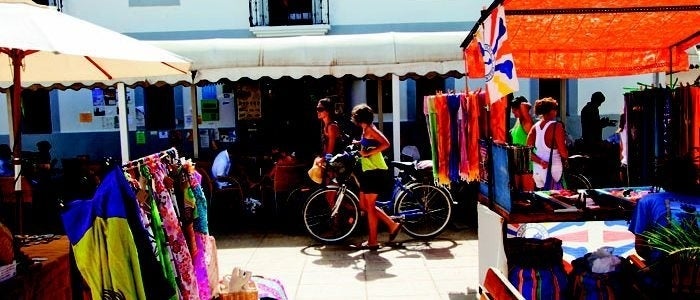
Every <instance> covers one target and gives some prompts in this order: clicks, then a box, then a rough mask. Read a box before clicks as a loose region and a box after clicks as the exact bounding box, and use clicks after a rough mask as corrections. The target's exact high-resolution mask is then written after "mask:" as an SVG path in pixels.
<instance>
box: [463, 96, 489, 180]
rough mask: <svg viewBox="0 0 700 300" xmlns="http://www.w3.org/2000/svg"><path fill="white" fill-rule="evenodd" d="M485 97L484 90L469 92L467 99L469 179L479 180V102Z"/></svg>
mask: <svg viewBox="0 0 700 300" xmlns="http://www.w3.org/2000/svg"><path fill="white" fill-rule="evenodd" d="M483 98H485V96H484V93H483V92H479V91H477V92H474V93H469V99H468V100H467V104H468V105H467V106H468V109H467V116H468V119H467V120H468V121H467V157H468V158H469V168H468V171H467V180H469V181H477V180H479V102H480V101H481V100H480V99H483Z"/></svg>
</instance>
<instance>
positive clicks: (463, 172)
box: [458, 94, 473, 181]
mask: <svg viewBox="0 0 700 300" xmlns="http://www.w3.org/2000/svg"><path fill="white" fill-rule="evenodd" d="M467 97H468V96H467V94H460V95H459V115H460V120H459V133H458V134H459V138H458V140H459V157H460V158H461V159H460V161H459V178H460V179H461V180H463V181H467V180H469V177H468V173H469V160H470V159H473V158H472V157H470V156H469V155H468V152H467V144H468V143H467V132H468V130H467V126H469V125H468V122H469V119H468V118H469V114H468V113H467V112H468V111H469V106H468V105H469V100H468V98H467Z"/></svg>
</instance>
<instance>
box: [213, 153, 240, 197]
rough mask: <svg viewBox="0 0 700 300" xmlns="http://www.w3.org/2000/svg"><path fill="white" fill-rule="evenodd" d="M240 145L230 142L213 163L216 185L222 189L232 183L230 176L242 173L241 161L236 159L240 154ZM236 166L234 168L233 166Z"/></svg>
mask: <svg viewBox="0 0 700 300" xmlns="http://www.w3.org/2000/svg"><path fill="white" fill-rule="evenodd" d="M238 154H239V153H238V147H237V145H236V144H235V143H233V144H230V145H229V146H228V147H227V148H226V149H224V150H223V151H221V152H219V154H217V155H216V157H215V158H214V162H213V163H212V164H211V174H212V176H213V177H214V183H215V184H216V187H217V188H219V189H221V188H224V187H226V186H228V185H230V184H231V182H230V181H228V180H227V178H228V177H229V176H234V175H237V174H240V173H241V172H239V171H240V170H239V169H240V168H238V167H237V166H239V165H240V164H239V162H236V161H234V160H235V158H236V157H237V156H238ZM232 165H233V166H234V168H233V170H232V168H231V166H232Z"/></svg>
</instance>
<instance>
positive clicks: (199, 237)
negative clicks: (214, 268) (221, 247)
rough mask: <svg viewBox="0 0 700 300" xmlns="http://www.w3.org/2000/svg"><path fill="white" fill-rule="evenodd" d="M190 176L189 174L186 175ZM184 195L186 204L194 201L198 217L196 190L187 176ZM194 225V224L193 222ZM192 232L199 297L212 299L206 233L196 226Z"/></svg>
mask: <svg viewBox="0 0 700 300" xmlns="http://www.w3.org/2000/svg"><path fill="white" fill-rule="evenodd" d="M185 177H189V176H185ZM183 183H184V185H183V190H184V191H183V196H184V199H185V200H184V202H185V206H188V205H190V204H188V203H192V205H194V207H193V209H192V211H193V218H196V217H197V216H198V213H199V212H198V211H197V210H196V204H195V203H196V198H195V196H194V192H193V191H192V188H191V186H190V180H189V178H187V179H186V180H184V181H183ZM193 225H194V224H193ZM192 229H193V230H192V234H193V235H194V236H193V238H194V244H193V245H191V246H190V254H191V255H192V260H193V267H194V273H195V276H196V277H197V285H198V287H199V298H200V299H210V298H211V287H210V286H209V275H208V274H207V264H206V261H205V258H206V253H205V251H206V248H205V244H204V242H205V241H206V238H207V237H206V234H202V233H201V232H196V231H195V230H194V227H193V226H192Z"/></svg>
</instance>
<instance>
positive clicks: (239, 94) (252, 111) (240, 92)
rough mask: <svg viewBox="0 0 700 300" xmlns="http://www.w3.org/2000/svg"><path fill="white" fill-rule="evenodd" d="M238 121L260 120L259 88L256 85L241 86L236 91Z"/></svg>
mask: <svg viewBox="0 0 700 300" xmlns="http://www.w3.org/2000/svg"><path fill="white" fill-rule="evenodd" d="M234 94H235V98H236V101H237V103H238V119H239V120H258V119H260V118H262V106H261V98H260V87H259V86H258V85H257V84H241V85H240V86H239V87H238V89H236V92H235V93H234Z"/></svg>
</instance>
